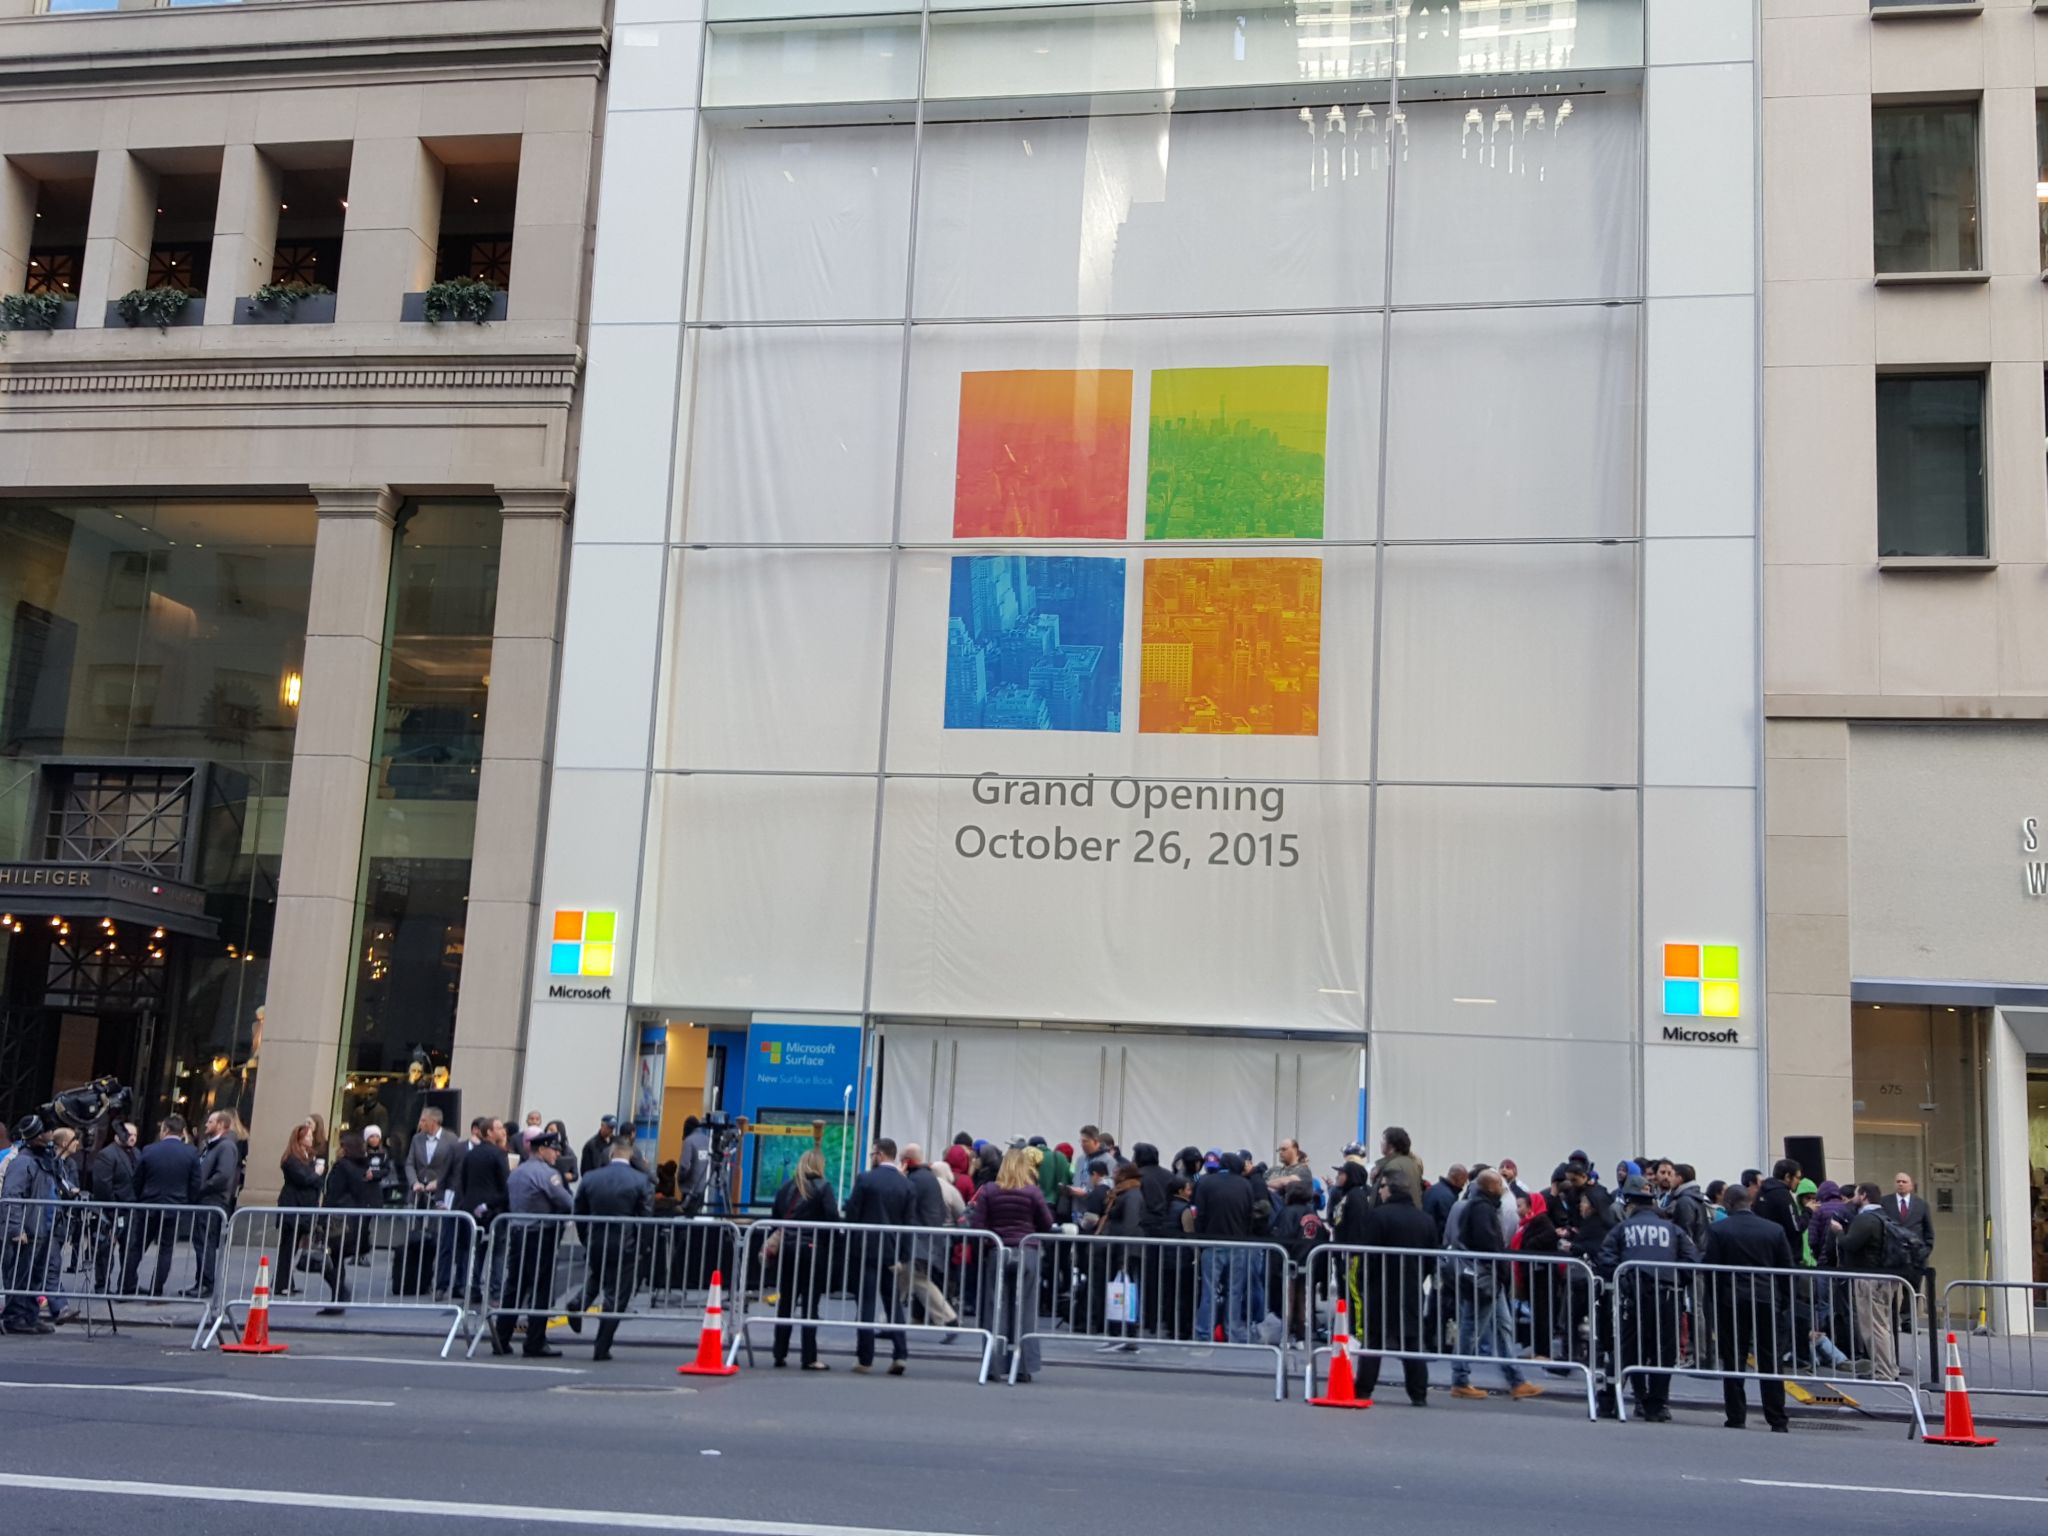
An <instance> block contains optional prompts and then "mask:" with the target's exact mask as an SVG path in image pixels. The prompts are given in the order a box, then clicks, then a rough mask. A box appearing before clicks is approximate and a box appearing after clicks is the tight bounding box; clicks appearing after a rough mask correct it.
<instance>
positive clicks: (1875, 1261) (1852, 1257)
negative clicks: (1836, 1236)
mask: <svg viewBox="0 0 2048 1536" xmlns="http://www.w3.org/2000/svg"><path fill="white" fill-rule="evenodd" d="M1884 1222H1885V1217H1884V1212H1883V1210H1882V1209H1880V1208H1879V1207H1877V1206H1874V1205H1866V1206H1864V1207H1863V1208H1862V1209H1861V1210H1859V1211H1857V1212H1856V1214H1855V1215H1854V1216H1853V1217H1852V1218H1850V1221H1849V1225H1848V1228H1847V1230H1845V1231H1844V1232H1843V1233H1842V1237H1841V1241H1840V1242H1839V1243H1838V1244H1837V1245H1836V1250H1835V1251H1836V1252H1837V1253H1838V1254H1839V1255H1840V1256H1841V1265H1842V1268H1844V1269H1848V1270H1854V1271H1855V1272H1856V1273H1858V1274H1863V1275H1882V1274H1885V1273H1887V1271H1886V1269H1885V1267H1884Z"/></svg>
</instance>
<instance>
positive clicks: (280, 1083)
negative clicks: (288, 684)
mask: <svg viewBox="0 0 2048 1536" xmlns="http://www.w3.org/2000/svg"><path fill="white" fill-rule="evenodd" d="M313 496H314V499H315V500H316V502H317V503H318V505H319V510H320V527H319V532H318V534H317V535H316V538H315V542H314V545H313V592H312V601H311V605H310V607H309V608H308V611H307V614H306V662H305V667H304V682H303V685H302V687H301V692H300V702H299V725H298V731H297V734H296V735H295V736H294V738H293V743H292V784H291V797H290V802H289V809H288V810H287V811H286V813H285V827H284V860H283V865H282V868H281V869H280V871H279V874H278V897H277V931H276V935H275V937H274V938H273V940H272V943H271V951H272V953H271V959H270V992H269V996H268V997H267V998H266V999H265V1002H264V1021H263V1048H262V1053H261V1056H260V1058H259V1062H258V1073H257V1079H256V1115H255V1120H254V1123H253V1124H252V1125H251V1126H250V1137H251V1141H250V1146H251V1148H252V1152H251V1157H250V1164H249V1177H248V1187H249V1192H250V1196H251V1197H252V1199H257V1198H261V1199H267V1198H268V1197H269V1196H270V1195H272V1194H274V1193H275V1192H276V1190H277V1187H278V1182H279V1179H278V1171H277V1149H280V1148H282V1147H283V1146H284V1142H285V1137H286V1135H287V1134H288V1133H289V1131H290V1130H291V1127H292V1126H293V1125H294V1124H295V1123H296V1122H297V1121H299V1120H301V1119H303V1118H304V1117H305V1116H306V1115H308V1114H311V1113H316V1112H317V1113H319V1114H321V1115H326V1114H328V1113H329V1112H330V1110H331V1109H332V1107H333V1103H334V1087H335V1082H336V1079H337V1073H336V1067H337V1064H338V1057H339V1050H340V1046H341V1038H342V1026H343V1019H342V1008H343V1005H344V1004H345V1002H346V1000H347V998H348V995H349V974H350V967H351V965H352V964H353V963H354V959H355V930H356V890H357V884H358V881H359V879H360V876H361V872H362V852H363V814H364V810H365V807H366V804H367V800H368V796H369V788H370V754H371V753H372V752H373V751H374V750H375V748H376V733H377V715H378V702H379V695H380V693H381V691H382V687H383V671H384V667H383V663H384V628H385V608H386V605H387V603H388V600H389V596H390V589H391V554H392V529H393V524H394V522H395V520H396V516H397V511H398V497H397V495H396V494H395V493H394V492H393V491H392V490H391V489H390V488H389V487H388V486H381V485H376V486H314V487H313Z"/></svg>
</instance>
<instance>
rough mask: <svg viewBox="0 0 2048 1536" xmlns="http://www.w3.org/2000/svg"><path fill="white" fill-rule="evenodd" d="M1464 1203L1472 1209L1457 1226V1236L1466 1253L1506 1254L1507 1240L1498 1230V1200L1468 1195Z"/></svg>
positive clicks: (1496, 1197)
mask: <svg viewBox="0 0 2048 1536" xmlns="http://www.w3.org/2000/svg"><path fill="white" fill-rule="evenodd" d="M1465 1200H1466V1203H1467V1204H1469V1205H1470V1206H1471V1207H1472V1209H1471V1210H1469V1211H1467V1212H1466V1213H1465V1219H1464V1221H1463V1222H1462V1223H1460V1224H1459V1229H1458V1230H1459V1236H1460V1238H1461V1240H1462V1242H1463V1245H1464V1249H1465V1251H1466V1252H1467V1253H1506V1252H1507V1251H1508V1240H1507V1236H1506V1234H1505V1233H1503V1232H1502V1231H1501V1229H1500V1198H1499V1197H1498V1196H1494V1197H1491V1198H1489V1197H1488V1196H1486V1195H1482V1194H1477V1193H1473V1194H1468V1195H1467V1196H1466V1197H1465Z"/></svg>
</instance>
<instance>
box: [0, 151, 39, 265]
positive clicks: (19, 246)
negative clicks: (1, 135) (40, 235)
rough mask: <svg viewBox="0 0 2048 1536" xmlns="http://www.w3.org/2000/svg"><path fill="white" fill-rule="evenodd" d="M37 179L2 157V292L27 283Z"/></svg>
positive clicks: (0, 180)
mask: <svg viewBox="0 0 2048 1536" xmlns="http://www.w3.org/2000/svg"><path fill="white" fill-rule="evenodd" d="M35 228H36V183H35V178H34V177H33V176H31V175H29V173H28V172H27V171H24V170H23V169H22V168H21V167H20V166H18V165H16V164H15V163H14V162H13V161H12V160H9V159H6V158H5V157H0V294H4V293H20V292H21V291H22V290H23V289H24V288H25V287H26V286H27V285H28V248H29V245H30V244H31V243H32V242H33V240H34V238H35Z"/></svg>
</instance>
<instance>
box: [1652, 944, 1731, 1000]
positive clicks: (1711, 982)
mask: <svg viewBox="0 0 2048 1536" xmlns="http://www.w3.org/2000/svg"><path fill="white" fill-rule="evenodd" d="M1741 972H1742V951H1741V950H1740V949H1739V948H1737V947H1736V946H1735V945H1733V944H1666V945H1665V946H1664V1012H1665V1013H1666V1014H1668V1015H1672V1016H1674V1017H1680V1018H1709V1019H1732V1018H1736V1017H1739V1016H1740V1015H1741V1013H1742V976H1741Z"/></svg>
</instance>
